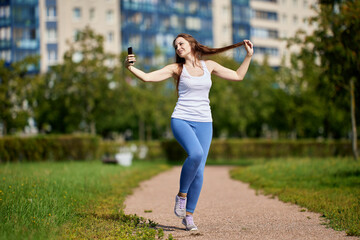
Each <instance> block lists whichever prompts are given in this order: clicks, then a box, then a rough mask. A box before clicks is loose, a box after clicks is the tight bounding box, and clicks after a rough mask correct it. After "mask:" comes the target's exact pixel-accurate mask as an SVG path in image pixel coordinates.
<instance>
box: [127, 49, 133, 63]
mask: <svg viewBox="0 0 360 240" xmlns="http://www.w3.org/2000/svg"><path fill="white" fill-rule="evenodd" d="M130 54H133V51H132V47H129V48H128V55H130ZM129 63H133V61H131V62H129Z"/></svg>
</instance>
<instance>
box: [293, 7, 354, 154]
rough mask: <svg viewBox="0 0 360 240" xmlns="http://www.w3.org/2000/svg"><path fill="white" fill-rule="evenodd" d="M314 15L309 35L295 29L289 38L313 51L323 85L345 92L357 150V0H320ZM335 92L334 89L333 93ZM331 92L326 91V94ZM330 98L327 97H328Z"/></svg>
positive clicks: (338, 91) (337, 91)
mask: <svg viewBox="0 0 360 240" xmlns="http://www.w3.org/2000/svg"><path fill="white" fill-rule="evenodd" d="M316 10H317V16H315V17H313V18H311V19H310V23H312V24H316V25H317V28H316V30H315V31H314V32H313V34H312V35H309V36H305V38H303V36H304V34H303V33H299V35H298V36H297V38H296V39H293V41H292V42H296V43H300V44H302V49H303V51H302V53H301V54H303V53H304V50H305V51H307V52H312V53H313V54H315V55H316V56H317V57H318V59H319V60H320V61H319V66H320V67H321V68H322V74H321V76H320V79H321V81H322V84H323V85H325V86H328V85H330V86H332V90H333V92H332V94H336V96H335V97H338V96H340V97H341V91H340V89H344V90H345V91H346V92H347V93H348V98H349V101H348V102H349V106H350V109H351V126H352V128H351V129H352V146H353V154H354V158H355V159H357V158H358V153H357V128H356V112H355V111H356V105H355V91H354V90H355V86H357V85H358V84H359V83H358V79H359V76H360V18H359V16H360V1H357V0H343V1H337V0H327V1H321V2H320V5H319V8H317V9H316ZM334 92H335V93H334ZM329 94H331V93H328V96H329ZM329 100H331V99H329Z"/></svg>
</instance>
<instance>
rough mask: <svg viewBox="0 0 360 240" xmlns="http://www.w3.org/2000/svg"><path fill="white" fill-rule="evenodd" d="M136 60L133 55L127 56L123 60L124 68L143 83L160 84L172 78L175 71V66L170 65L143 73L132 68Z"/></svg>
mask: <svg viewBox="0 0 360 240" xmlns="http://www.w3.org/2000/svg"><path fill="white" fill-rule="evenodd" d="M135 62H136V58H135V55H134V54H129V55H128V56H127V57H126V59H125V62H124V64H125V67H126V68H127V69H128V70H129V71H130V72H131V73H132V74H134V75H135V76H136V77H137V78H139V79H140V80H141V81H144V82H161V81H164V80H166V79H168V78H171V77H173V76H174V74H175V73H176V70H177V67H178V66H177V64H170V65H167V66H165V67H163V68H162V69H159V70H156V71H153V72H149V73H145V72H144V71H142V70H140V69H138V68H136V67H134V63H135Z"/></svg>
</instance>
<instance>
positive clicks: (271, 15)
mask: <svg viewBox="0 0 360 240" xmlns="http://www.w3.org/2000/svg"><path fill="white" fill-rule="evenodd" d="M252 18H256V19H265V20H272V21H277V19H278V17H277V13H276V12H267V11H259V10H253V11H252Z"/></svg>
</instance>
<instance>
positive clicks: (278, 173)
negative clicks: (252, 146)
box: [231, 158, 360, 236]
mask: <svg viewBox="0 0 360 240" xmlns="http://www.w3.org/2000/svg"><path fill="white" fill-rule="evenodd" d="M231 176H232V178H234V179H238V180H241V181H244V182H248V183H250V185H251V187H253V188H255V189H258V190H260V191H261V192H262V193H264V194H267V195H274V196H278V198H279V199H280V200H282V201H284V202H292V203H295V204H298V205H300V206H302V207H305V208H307V209H308V210H310V211H314V212H318V213H321V214H322V215H323V217H325V218H326V219H328V220H329V225H330V226H331V227H332V228H334V229H336V230H345V231H346V232H347V234H348V235H352V236H360V163H359V162H355V161H354V160H353V159H352V158H327V159H309V158H299V159H296V158H291V159H276V160H269V161H255V164H253V165H249V166H242V167H237V168H235V169H233V170H232V171H231Z"/></svg>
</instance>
